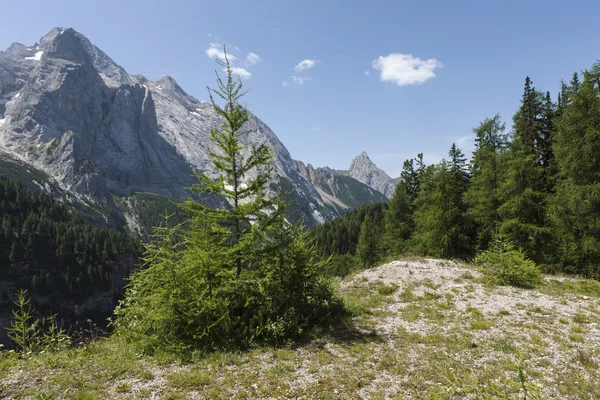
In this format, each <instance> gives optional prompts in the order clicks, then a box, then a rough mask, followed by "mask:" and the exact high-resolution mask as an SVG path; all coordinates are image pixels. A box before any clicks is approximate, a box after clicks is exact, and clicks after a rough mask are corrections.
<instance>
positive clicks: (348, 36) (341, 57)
mask: <svg viewBox="0 0 600 400" xmlns="http://www.w3.org/2000/svg"><path fill="white" fill-rule="evenodd" d="M142 4H143V5H142ZM0 10H1V12H2V15H3V16H2V17H1V20H2V23H1V24H0V48H2V49H5V48H6V47H8V46H9V45H10V43H11V42H13V41H15V42H21V43H24V44H33V43H34V42H36V41H37V40H38V39H39V38H40V37H41V36H43V35H44V34H45V33H46V32H47V31H49V30H50V29H51V28H52V27H55V26H62V27H73V28H75V29H76V30H78V31H80V32H81V33H83V34H84V35H86V36H87V37H88V38H89V39H90V40H91V41H92V42H93V43H94V44H96V45H97V46H99V47H100V48H101V49H103V50H104V51H105V52H106V53H107V54H108V55H110V56H111V57H112V58H113V59H114V60H115V61H116V62H118V63H119V64H121V65H122V66H123V67H125V69H127V71H128V72H129V73H141V74H144V75H146V76H147V77H148V78H151V79H153V78H156V77H158V76H159V75H162V74H168V75H171V76H173V77H174V78H175V79H176V80H177V81H178V82H179V84H180V85H181V86H182V87H183V88H184V89H185V90H186V91H187V92H188V93H190V94H192V95H194V96H195V97H197V98H199V99H200V100H206V97H207V95H206V89H205V87H206V86H207V85H214V72H213V71H214V69H215V66H216V64H215V62H214V60H213V59H211V58H210V57H209V56H213V57H214V56H215V54H216V52H215V51H214V50H210V48H211V43H218V44H226V45H227V46H228V49H229V51H231V54H232V55H234V56H235V57H237V60H236V66H237V67H238V68H240V70H239V72H240V73H241V74H243V75H245V76H246V78H245V79H244V84H246V85H247V87H249V88H252V91H251V92H250V93H249V94H248V95H247V97H246V101H247V102H248V104H249V107H250V109H251V110H252V111H253V112H254V113H256V114H257V115H258V116H259V117H260V118H261V119H262V120H263V121H264V122H266V123H267V124H268V125H269V126H270V127H271V128H272V129H273V131H274V132H275V133H276V134H277V135H278V136H279V138H280V139H281V140H282V141H283V143H284V144H285V145H286V146H287V148H288V149H289V150H290V152H291V154H292V156H293V157H294V158H296V159H300V160H302V161H304V162H307V163H308V162H310V163H312V164H313V165H314V166H324V165H328V166H330V167H333V168H338V169H345V168H347V167H348V166H349V165H350V162H351V160H352V158H353V157H354V156H356V155H357V154H359V153H360V152H361V151H363V150H364V151H367V153H368V154H369V155H370V157H371V159H372V160H373V161H375V162H376V163H377V164H378V165H379V166H380V167H381V168H383V169H385V170H386V171H387V172H388V173H389V174H390V175H392V176H394V177H395V176H397V175H398V174H399V172H400V170H401V167H402V162H403V161H404V160H405V159H406V158H412V157H414V156H415V155H416V154H417V153H418V152H423V153H425V158H426V160H427V161H430V162H435V161H438V160H439V159H440V158H441V157H444V156H445V155H446V153H447V151H448V148H449V147H450V145H451V143H452V142H454V141H456V142H457V143H458V144H459V146H461V147H462V148H463V149H464V150H466V151H469V150H470V149H471V148H472V133H471V130H472V127H474V126H476V125H477V124H478V123H479V121H481V120H483V119H484V118H485V117H487V116H493V115H494V114H496V113H500V114H501V115H502V117H503V119H504V120H505V121H507V127H509V128H510V125H511V118H512V115H513V114H514V112H515V111H516V109H517V107H518V105H519V100H520V96H521V93H522V88H523V82H524V79H525V76H527V75H529V76H530V77H531V78H532V80H533V82H534V85H535V86H536V88H538V89H541V90H550V91H551V93H552V95H553V97H555V96H556V93H557V92H558V89H559V87H560V80H561V79H565V80H569V79H570V77H571V75H572V73H573V72H575V71H582V70H583V69H585V68H588V67H589V66H591V64H592V63H593V62H594V61H595V60H596V59H598V58H600V34H599V29H598V22H597V21H598V19H597V16H598V15H599V14H600V2H598V1H588V0H585V1H579V2H577V4H576V5H573V4H569V3H568V2H565V1H537V0H536V1H532V0H520V1H512V0H510V1H509V0H506V1H487V0H477V1H461V0H455V1H447V0H443V1H442V0H440V1H410V2H408V1H368V2H367V1H348V0H346V1H325V0H321V1H309V0H303V1H283V0H270V1H249V0H246V1H236V0H231V1H227V2H223V1H210V2H208V1H178V0H171V1H168V2H165V1H145V2H143V3H142V2H137V1H135V2H134V1H128V0H120V1H113V0H103V1H93V2H92V1H87V0H53V1H51V2H49V1H28V2H27V6H26V7H25V6H23V4H22V2H17V1H5V0H3V1H2V4H1V5H0ZM249 53H253V54H254V55H257V56H258V57H259V58H256V57H254V56H252V55H250V58H248V56H249ZM305 60H307V61H305ZM302 61H304V63H301V62H302ZM303 67H304V68H303ZM365 71H367V72H368V75H369V76H367V74H366V73H365ZM248 74H250V75H251V76H247V75H248ZM284 82H285V84H284Z"/></svg>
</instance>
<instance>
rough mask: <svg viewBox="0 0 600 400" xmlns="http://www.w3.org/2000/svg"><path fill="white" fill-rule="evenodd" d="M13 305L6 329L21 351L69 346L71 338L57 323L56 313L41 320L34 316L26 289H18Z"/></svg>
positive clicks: (57, 349) (29, 351)
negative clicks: (11, 317) (10, 319)
mask: <svg viewBox="0 0 600 400" xmlns="http://www.w3.org/2000/svg"><path fill="white" fill-rule="evenodd" d="M15 305H16V307H17V308H16V309H13V312H12V313H13V320H12V322H11V324H10V327H9V328H7V329H6V330H7V333H8V337H9V339H11V340H12V341H13V342H14V343H15V345H16V346H17V348H18V350H20V351H21V352H23V353H31V352H37V351H40V350H50V351H59V350H63V349H65V348H66V347H68V346H70V344H71V338H70V337H69V335H68V334H67V333H66V331H65V330H64V329H62V328H61V327H59V326H58V325H57V322H56V314H52V315H50V317H48V318H47V319H45V320H41V321H40V320H39V319H37V318H35V317H34V312H35V310H34V308H33V306H32V305H31V299H30V298H29V297H28V296H27V291H26V290H20V291H19V293H18V294H17V301H16V302H15Z"/></svg>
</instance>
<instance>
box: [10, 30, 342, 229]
mask: <svg viewBox="0 0 600 400" xmlns="http://www.w3.org/2000/svg"><path fill="white" fill-rule="evenodd" d="M0 94H1V96H0V98H2V101H1V102H0V150H3V151H5V152H7V153H10V154H11V155H12V157H14V158H16V159H18V160H19V161H20V162H22V163H25V164H27V165H29V166H31V167H34V168H36V169H38V170H39V171H41V172H43V173H44V174H47V175H48V176H49V177H50V178H51V179H52V180H53V181H54V182H55V183H56V185H57V186H58V187H60V188H61V189H62V190H64V191H66V192H68V193H70V194H72V195H73V197H75V198H76V199H78V201H80V202H81V203H83V204H86V205H87V206H89V207H92V208H94V209H96V210H101V212H102V213H103V217H104V219H105V220H106V222H107V224H108V225H111V224H112V225H126V224H127V223H128V221H132V220H133V219H132V218H131V216H130V217H126V215H124V213H123V210H121V209H120V208H119V205H118V204H123V203H124V202H127V199H128V198H129V197H130V196H132V195H133V194H134V193H139V192H148V193H154V194H158V195H163V196H168V197H171V198H174V199H184V198H186V197H188V196H190V192H189V191H187V190H186V189H185V188H187V187H189V186H191V185H192V184H193V183H194V182H195V181H196V178H195V176H194V175H195V173H196V172H197V171H202V172H205V173H207V174H209V175H212V176H214V171H213V170H212V166H211V163H210V161H209V160H208V153H209V151H210V150H214V149H215V147H214V145H213V144H212V143H211V142H210V141H209V140H208V135H207V133H208V132H210V130H211V129H213V128H215V127H216V126H218V125H219V124H220V123H221V119H220V117H218V116H217V115H216V113H215V112H214V111H213V109H212V108H211V107H210V106H209V105H208V104H207V103H204V102H200V101H198V100H196V99H195V98H193V97H192V96H190V95H188V94H187V93H185V91H183V89H182V88H181V87H179V85H177V83H176V82H175V81H174V80H173V79H172V78H170V77H167V76H163V77H160V78H159V79H157V80H154V81H149V80H147V79H146V78H144V77H143V76H134V75H129V74H127V72H126V71H125V70H124V69H123V68H122V67H120V66H119V65H118V64H116V63H115V62H114V61H113V60H112V59H111V58H110V57H108V56H107V55H106V54H105V53H104V52H102V51H101V50H100V49H98V48H97V47H95V46H94V45H93V44H91V43H90V41H89V40H88V39H87V38H85V37H84V36H83V35H81V34H80V33H78V32H76V31H74V30H73V29H62V28H55V29H53V30H52V31H50V32H49V33H48V34H47V35H46V36H44V37H43V38H42V39H41V40H40V43H39V44H36V45H34V46H31V47H26V46H23V45H21V44H13V45H11V46H10V48H9V49H8V50H7V51H5V52H0ZM246 131H247V132H248V133H247V135H246V136H245V137H244V138H243V139H242V142H243V144H244V145H246V146H248V148H247V150H246V151H248V152H249V151H250V149H251V147H252V146H255V145H258V144H261V143H267V144H268V145H270V146H271V147H272V148H273V150H274V154H275V158H274V160H273V167H274V172H275V176H274V177H273V181H272V185H271V186H272V190H275V189H276V188H283V187H284V188H286V189H288V190H289V192H290V196H289V200H291V201H292V203H293V207H291V212H290V215H289V217H290V218H292V219H294V220H295V219H301V218H302V219H304V220H305V222H306V223H307V225H308V226H309V227H310V226H314V225H316V224H318V223H321V222H324V221H326V220H330V219H332V218H335V217H337V216H339V212H338V209H337V208H336V207H333V206H331V205H330V204H329V203H327V202H325V201H324V200H323V198H322V197H321V195H320V194H319V191H318V190H317V188H316V187H315V186H314V185H313V184H312V183H311V182H309V181H308V180H307V179H305V178H304V177H303V176H302V175H301V174H300V171H299V170H298V168H297V166H296V164H295V162H294V161H293V160H292V159H291V157H290V154H289V152H288V151H287V149H286V148H285V146H284V145H283V144H282V143H281V142H280V141H279V139H278V138H277V136H276V135H275V134H274V133H273V132H272V131H271V130H270V129H269V127H268V126H266V125H265V124H264V123H263V122H262V121H261V120H260V119H258V118H257V117H255V116H253V115H252V116H251V118H250V121H249V122H248V124H247V126H246ZM115 196H116V197H118V198H120V199H121V201H118V202H115ZM203 201H205V202H209V203H210V204H212V205H215V206H219V207H224V206H226V205H225V203H224V201H223V200H222V199H218V198H208V197H206V198H204V199H203ZM117 203H118V204H117ZM115 221H116V222H115Z"/></svg>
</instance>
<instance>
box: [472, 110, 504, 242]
mask: <svg viewBox="0 0 600 400" xmlns="http://www.w3.org/2000/svg"><path fill="white" fill-rule="evenodd" d="M504 129H505V124H504V123H502V122H501V121H500V115H496V116H494V117H493V118H486V119H485V120H484V121H483V122H482V123H481V124H480V125H479V126H478V127H477V128H475V129H473V131H474V133H475V135H476V137H475V152H474V153H473V160H472V162H471V180H470V185H469V189H468V190H467V192H466V193H465V203H466V204H467V205H468V206H469V210H468V214H469V216H470V217H471V218H472V219H473V220H474V221H475V223H476V226H477V247H478V248H479V249H481V250H483V249H486V248H487V246H488V244H489V242H490V240H491V239H492V237H493V236H494V235H495V234H496V233H497V231H498V225H499V223H500V216H499V214H498V208H499V207H500V204H501V200H500V190H499V189H500V183H501V181H502V172H503V170H502V167H503V165H502V161H503V160H502V159H503V156H504V153H505V150H506V146H507V140H506V135H505V134H504Z"/></svg>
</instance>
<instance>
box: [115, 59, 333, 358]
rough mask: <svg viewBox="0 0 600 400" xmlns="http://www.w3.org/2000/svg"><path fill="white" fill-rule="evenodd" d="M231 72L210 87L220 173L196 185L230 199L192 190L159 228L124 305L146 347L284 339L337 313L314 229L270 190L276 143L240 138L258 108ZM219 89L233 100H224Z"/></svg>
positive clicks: (130, 326)
mask: <svg viewBox="0 0 600 400" xmlns="http://www.w3.org/2000/svg"><path fill="white" fill-rule="evenodd" d="M220 65H221V66H222V67H224V69H225V71H226V72H227V79H226V80H222V79H221V78H220V77H219V76H218V74H217V82H218V89H217V90H212V89H209V92H210V95H211V101H212V103H213V107H214V108H215V110H216V111H217V113H218V114H219V115H220V116H221V118H222V120H223V125H222V126H220V127H219V128H217V129H214V130H213V131H211V135H210V138H211V140H212V141H213V142H214V143H215V144H216V145H217V148H218V151H214V152H211V153H210V158H211V161H212V162H213V165H214V167H215V169H216V171H218V173H219V176H218V178H217V179H216V180H213V179H211V178H210V177H208V176H207V175H205V174H199V184H198V185H197V186H194V187H193V189H194V190H196V191H198V192H200V193H206V192H208V193H212V194H215V195H218V196H221V197H223V198H225V199H227V200H228V201H229V203H230V204H231V207H230V208H227V209H213V208H210V207H208V206H206V205H204V204H202V203H199V202H196V201H195V200H193V199H189V200H188V201H187V202H186V203H185V204H184V205H183V208H184V209H185V211H186V212H187V214H188V216H189V218H188V220H187V221H186V222H184V223H182V224H179V225H175V226H170V225H169V218H167V219H166V221H165V225H163V226H162V227H160V228H157V229H156V231H155V234H154V235H153V237H152V239H153V240H152V241H151V242H150V243H149V244H147V245H146V246H145V248H146V251H145V253H144V262H145V263H146V268H144V269H142V270H140V271H138V272H136V273H135V274H134V275H133V276H132V278H131V280H130V284H129V286H128V290H127V294H126V298H125V300H124V301H123V302H121V304H120V305H119V307H117V309H116V311H115V320H114V323H115V325H116V326H117V332H119V333H120V334H123V335H124V336H125V337H128V338H129V339H132V340H133V341H135V342H136V343H137V344H138V345H141V347H142V349H144V350H146V351H155V350H157V349H164V348H167V349H172V350H175V351H183V350H187V349H201V350H213V349H219V348H232V347H246V346H250V345H253V344H255V343H260V342H273V343H276V344H280V343H283V342H285V341H287V340H291V339H295V338H297V337H298V336H300V335H303V334H305V333H307V332H308V331H309V330H310V329H312V328H314V327H315V326H318V325H320V324H322V323H324V322H327V320H328V319H329V318H330V317H331V316H332V311H334V310H335V307H336V300H335V299H334V298H333V295H332V292H331V290H330V288H329V284H328V282H327V281H326V280H325V279H324V278H323V275H322V270H323V269H324V266H323V265H322V263H321V262H319V260H318V258H317V253H316V251H315V247H314V245H313V244H312V242H311V239H310V237H309V233H307V232H305V229H304V227H303V226H301V225H290V224H289V223H288V222H287V221H286V219H285V217H284V215H285V214H284V211H285V207H286V204H285V203H284V202H283V200H282V199H281V197H280V196H274V197H268V196H267V195H266V190H267V186H268V183H269V177H270V175H269V173H270V159H271V157H272V152H271V149H270V148H268V147H267V146H266V145H260V146H258V147H255V148H251V149H247V148H245V147H244V146H242V145H241V144H240V139H241V136H242V135H243V134H244V130H243V129H242V127H243V126H244V124H245V123H246V122H247V120H248V111H247V110H246V108H245V107H243V106H242V105H241V104H240V103H239V99H240V98H241V96H242V95H243V94H244V92H243V91H242V83H241V81H240V80H239V79H238V80H237V81H236V80H233V78H232V75H233V73H232V69H231V67H230V64H229V62H228V61H227V60H226V61H225V62H223V63H220ZM213 95H214V96H218V97H220V98H222V99H223V100H224V101H225V102H226V106H225V107H220V106H219V105H217V104H216V102H215V99H214V97H213Z"/></svg>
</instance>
